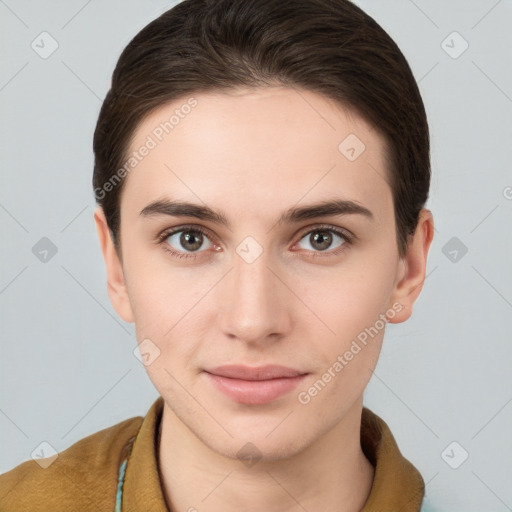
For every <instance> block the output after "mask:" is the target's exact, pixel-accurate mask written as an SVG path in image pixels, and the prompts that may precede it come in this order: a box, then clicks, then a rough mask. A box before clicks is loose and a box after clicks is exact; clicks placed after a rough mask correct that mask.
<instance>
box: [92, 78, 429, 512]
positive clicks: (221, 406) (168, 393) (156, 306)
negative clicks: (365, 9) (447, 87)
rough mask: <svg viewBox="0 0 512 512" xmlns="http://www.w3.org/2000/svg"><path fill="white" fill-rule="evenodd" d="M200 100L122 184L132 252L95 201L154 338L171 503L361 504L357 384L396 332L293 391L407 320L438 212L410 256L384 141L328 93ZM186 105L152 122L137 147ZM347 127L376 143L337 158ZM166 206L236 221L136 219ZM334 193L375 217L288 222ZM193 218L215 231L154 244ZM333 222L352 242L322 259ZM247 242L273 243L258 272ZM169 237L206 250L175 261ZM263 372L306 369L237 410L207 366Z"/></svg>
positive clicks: (233, 506)
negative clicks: (288, 215)
mask: <svg viewBox="0 0 512 512" xmlns="http://www.w3.org/2000/svg"><path fill="white" fill-rule="evenodd" d="M193 96H194V97H195V98H196V100H197V102H198V104H197V106H196V107H195V108H194V109H193V110H192V111H191V112H190V114H188V115H187V116H185V117H184V118H183V119H180V123H179V124H178V125H177V126H176V127H175V128H174V129H173V131H172V132H171V133H170V134H169V135H166V137H165V138H164V139H163V140H162V142H160V143H159V144H158V145H157V147H156V148H154V149H152V151H151V152H150V153H149V155H147V156H146V157H145V158H144V159H143V160H142V161H141V162H140V163H138V165H137V166H136V167H135V168H134V170H132V171H131V173H130V174H129V175H128V176H127V177H126V183H125V188H124V190H123V193H122V196H121V231H120V233H121V254H122V257H121V256H120V255H119V254H118V253H117V252H116V251H115V249H114V246H113V243H112V240H111V237H110V233H109V230H108V228H107V225H106V221H105V217H104V215H103V212H102V210H101V208H98V209H97V210H96V212H95V220H96V225H97V230H98V235H99V239H100V245H101V248H102V251H103V255H104V258H105V263H106V268H107V280H108V291H109V296H110V299H111V301H112V304H113V306H114V308H115V309H116V311H117V313H118V314H119V316H120V317H121V318H123V319H124V320H125V321H127V322H135V326H136V333H137V340H138V342H139V343H141V342H142V341H143V340H145V339H150V340H151V343H152V344H154V345H151V346H152V347H158V350H159V351H160V354H159V356H158V357H157V358H156V359H155V360H154V361H153V362H152V363H151V364H150V365H148V366H146V369H147V372H148V375H149V378H150V379H151V381H152V382H153V384H154V386H155V387H156V389H157V390H158V392H159V393H160V394H161V396H162V397H163V398H164V400H165V406H164V412H163V418H162V423H161V432H160V436H161V437H160V443H159V448H158V458H159V463H160V470H161V480H162V483H163V487H164V492H165V496H166V499H167V502H168V507H169V509H170V510H173V511H177V510H180V511H182V510H183V511H184V510H189V509H190V510H193V509H192V508H191V507H195V508H196V509H197V510H201V511H220V510H223V511H227V510H246V511H261V510H267V511H274V510H275V511H278V510H279V511H287V510H290V511H291V510H302V507H304V508H305V509H307V510H310V511H320V510H322V511H331V510H332V511H334V510H337V511H338V512H339V511H346V512H348V511H357V510H360V509H361V508H362V507H363V505H364V503H365V502H366V500H367V498H368V495H369V493H370V489H371V485H372V481H373V477H374V469H373V467H372V465H371V464H370V462H369V461H368V460H367V459H366V457H365V456H364V454H363V452H362V450H361V446H360V438H359V436H360V426H361V411H362V406H363V392H364V390H365V388H366V386H367V384H368V382H369V379H370V378H371V376H372V372H373V370H374V368H375V366H376V364H377V360H378V357H379V353H380V350H381V346H382V339H383V335H384V332H385V329H380V330H379V332H378V335H376V336H374V337H373V338H369V341H368V343H367V345H366V346H365V347H364V349H362V350H361V351H360V352H359V353H358V354H357V355H355V356H354V357H353V359H352V360H351V361H349V362H348V364H347V365H346V366H344V367H343V370H342V371H339V372H338V373H336V376H335V377H333V378H332V379H331V381H330V382H329V383H328V384H327V385H326V386H325V387H324V388H323V389H322V390H321V391H320V392H318V394H317V395H316V396H314V397H312V398H311V400H310V401H309V403H307V404H302V403H300V402H299V400H298V398H297V395H298V393H299V392H300V391H304V390H306V391H307V390H308V388H310V387H311V386H312V385H313V384H314V383H315V382H316V381H317V380H318V379H320V378H321V377H322V375H323V374H324V372H326V371H327V370H328V368H329V367H332V366H333V363H334V362H335V361H336V360H337V357H338V356H339V355H340V354H341V355H343V354H344V353H345V352H346V351H347V350H348V349H349V347H350V345H351V343H352V341H353V340H354V339H356V337H357V335H358V334H359V333H361V331H364V329H365V328H367V327H370V326H373V325H374V324H375V322H376V321H377V320H378V319H379V315H381V314H384V315H386V314H387V313H389V311H390V310H393V304H395V309H396V308H397V304H398V305H399V306H398V307H399V308H400V311H399V312H396V311H395V310H393V312H394V316H393V317H392V318H389V319H388V321H390V322H393V323H400V322H404V321H406V320H407V319H408V318H409V317H410V316H411V313H412V307H413V304H414V301H415V300H416V299H417V297H418V295H419V293H420V291H421V288H422V286H423V282H424V279H425V268H426V260H427V254H428V250H429V247H430V244H431V241H432V238H433V232H434V225H433V218H432V214H431V212H430V211H429V210H426V209H424V210H422V211H421V214H420V219H419V222H418V225H417V229H416V232H415V234H414V236H413V237H412V238H411V240H410V242H409V245H408V250H407V254H406V256H405V257H404V258H399V255H398V247H397V243H396V235H395V217H394V210H393V203H392V195H391V189H390V188H389V186H388V184H387V182H386V179H384V178H385V177H386V168H385V162H384V157H383V154H384V153H383V151H384V142H383V139H382V137H381V136H380V135H379V133H378V132H377V131H376V130H374V129H373V128H372V127H371V126H369V125H368V124H367V123H365V122H364V120H363V119H362V118H361V117H359V116H358V115H357V114H356V113H354V112H350V111H348V110H347V109H344V108H342V106H340V105H338V104H337V103H334V102H332V101H331V100H328V99H326V98H324V97H323V96H320V95H318V94H316V93H313V92H310V91H304V90H298V89H297V90H294V89H290V88H285V87H272V88H265V89H263V88H259V89H238V90H237V91H236V92H234V91H231V92H229V93H220V92H215V93H201V94H196V95H193ZM185 100H186V99H185ZM185 100H179V101H174V102H172V103H170V104H168V105H166V106H164V107H161V108H159V109H158V110H156V111H155V112H154V113H152V114H151V115H150V116H149V117H148V118H146V119H145V120H144V121H143V122H142V123H141V124H140V125H139V127H138V129H137V130H136V133H135V137H134V139H133V140H132V145H131V150H135V149H137V148H139V147H140V146H141V145H142V144H143V143H144V140H145V139H146V137H147V136H148V134H151V132H152V130H153V129H154V128H155V127H156V126H158V124H159V123H160V122H162V121H164V120H166V119H169V117H170V116H171V115H172V113H173V111H174V109H176V108H179V106H180V105H183V104H184V103H185ZM350 133H353V134H356V135H357V137H358V138H359V139H360V140H361V141H363V142H364V144H365V147H366V148H365V150H364V151H363V153H362V154H361V155H360V156H359V157H358V158H357V159H356V160H354V161H352V162H351V161H349V160H348V159H347V158H346V157H345V156H344V155H343V154H342V153H341V152H340V151H339V150H338V145H339V144H340V142H341V141H343V140H344V139H345V137H347V135H348V134H350ZM166 197H167V198H170V199H174V200H178V199H179V200H185V201H190V202H194V203H197V204H201V205H205V204H206V205H208V206H210V207H211V208H214V209H218V210H220V211H222V212H223V213H224V214H225V215H226V217H227V218H228V220H229V222H230V226H229V228H227V227H226V226H222V225H220V224H216V223H214V222H212V221H204V220H199V219H196V218H194V217H180V218H178V217H173V216H169V215H153V216H144V215H140V212H141V211H142V210H143V208H144V207H146V206H147V205H148V204H150V203H151V202H153V201H155V200H158V199H163V198H166ZM333 198H342V199H350V200H352V201H355V202H357V203H358V204H360V205H363V206H364V207H366V208H367V209H369V210H370V211H371V212H372V213H373V219H369V218H367V217H365V216H363V215H360V214H346V215H338V216H334V217H330V216H324V217H318V218H315V219H308V220H305V221H300V222H295V223H292V224H290V223H283V224H278V223H277V219H278V218H279V216H280V215H281V214H282V213H283V212H284V211H285V210H287V209H288V208H291V207H294V206H306V205H309V204H312V203H316V202H319V201H323V200H327V199H333ZM186 224H193V225H194V226H196V227H203V228H204V229H205V230H207V232H208V233H207V234H208V236H205V237H203V238H201V236H200V235H199V237H200V238H199V244H200V243H201V241H202V242H203V243H202V245H201V246H200V249H199V250H198V251H197V250H196V251H195V252H194V250H193V249H190V247H191V246H190V245H185V246H183V245H181V244H180V238H179V237H180V234H181V233H179V234H178V235H177V236H176V235H175V236H174V237H173V238H172V239H171V238H167V239H164V241H163V242H162V243H160V244H159V243H157V242H156V239H157V237H158V235H159V234H160V233H161V232H163V231H164V230H166V229H168V228H173V227H179V226H183V225H186ZM323 224H328V225H329V226H333V227H338V228H344V229H345V230H348V231H349V232H350V233H352V235H354V236H355V238H354V239H353V240H354V242H353V243H352V244H350V245H345V246H344V250H343V251H342V252H341V253H339V254H334V251H336V249H338V248H339V247H340V246H342V244H346V243H347V241H346V240H345V239H344V238H341V237H339V236H338V235H336V233H332V232H329V233H330V234H331V235H332V237H333V238H332V242H331V245H329V243H328V242H327V244H326V247H327V249H324V250H322V249H321V247H320V246H319V244H318V243H316V244H315V241H314V239H313V236H314V235H315V234H316V233H318V231H320V232H321V233H324V230H325V228H322V227H321V226H322V225H323ZM319 226H320V228H319ZM315 229H316V230H315ZM312 230H315V231H312ZM247 236H251V237H253V238H254V239H255V240H256V241H257V243H258V244H259V246H260V247H261V249H262V250H263V252H262V254H261V255H260V256H259V257H258V258H257V259H256V260H255V261H253V262H251V263H248V262H247V261H246V260H244V259H243V258H242V257H240V256H239V254H237V252H236V249H237V247H238V246H239V244H240V243H241V242H242V241H243V240H244V239H245V238H246V237H247ZM166 244H167V247H169V248H170V249H171V250H172V249H174V250H175V251H176V252H181V253H185V254H189V255H190V254H191V255H192V256H194V255H195V256H196V257H195V258H193V257H192V258H188V259H183V258H182V259H179V258H177V257H175V256H173V255H172V254H171V253H169V252H168V251H166V250H165V245H166ZM215 247H218V248H219V249H218V250H215ZM319 247H320V248H319ZM388 316H389V315H388ZM381 318H382V317H381ZM270 363H273V364H282V365H285V366H289V367H292V368H295V369H299V370H301V371H304V372H309V374H308V375H307V376H306V378H305V381H304V383H303V384H301V385H300V387H299V388H297V389H295V390H294V391H292V392H290V393H288V394H286V395H284V396H282V397H280V398H278V399H276V400H275V401H273V402H271V403H268V404H264V405H247V404H240V403H237V402H235V401H233V400H232V399H230V398H228V397H227V396H225V395H224V394H222V393H221V392H219V391H218V390H217V389H216V388H214V387H213V386H212V385H211V383H210V382H209V380H208V378H207V376H206V375H205V373H204V372H203V370H204V369H205V368H211V367H214V366H218V365H221V364H246V365H249V366H259V365H263V364H270ZM247 442H251V443H252V444H253V445H254V446H255V447H257V450H258V451H259V453H260V455H261V459H260V460H259V461H257V462H256V463H255V464H254V465H253V466H251V467H247V466H246V465H245V464H243V463H242V462H241V461H240V460H239V459H238V458H237V452H238V451H239V450H240V449H241V448H242V447H243V446H244V445H245V444H246V443H247ZM221 482H222V483H221ZM219 484H220V485H219ZM205 497H207V498H206V499H205ZM203 500H204V501H203ZM299 504H300V505H299Z"/></svg>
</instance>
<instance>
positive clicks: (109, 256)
mask: <svg viewBox="0 0 512 512" xmlns="http://www.w3.org/2000/svg"><path fill="white" fill-rule="evenodd" d="M94 221H95V223H96V231H97V232H98V238H99V242H100V247H101V252H102V253H103V259H104V260H105V267H106V271H107V290H108V295H109V297H110V302H111V303H112V306H113V307H114V309H115V310H116V312H117V314H118V315H119V316H120V317H121V318H122V319H123V320H124V321H125V322H133V321H134V320H133V311H132V307H131V304H130V300H129V297H128V290H127V288H126V283H125V279H124V271H123V265H122V263H121V260H120V258H119V255H118V254H117V251H116V249H115V246H114V242H113V240H112V236H111V233H110V229H109V227H108V225H107V220H106V218H105V213H104V212H103V209H102V208H101V206H98V207H97V208H96V210H95V212H94Z"/></svg>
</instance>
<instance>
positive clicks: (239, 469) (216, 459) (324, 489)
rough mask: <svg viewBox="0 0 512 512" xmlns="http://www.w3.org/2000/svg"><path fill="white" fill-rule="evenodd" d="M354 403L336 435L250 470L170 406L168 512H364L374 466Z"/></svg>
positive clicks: (164, 424)
mask: <svg viewBox="0 0 512 512" xmlns="http://www.w3.org/2000/svg"><path fill="white" fill-rule="evenodd" d="M355 405H356V406H355V407H353V408H352V409H351V410H350V411H349V412H348V413H347V415H346V416H345V417H344V418H343V420H342V421H341V422H340V423H338V424H337V425H336V426H335V427H334V428H333V429H332V430H330V431H329V432H327V433H325V434H324V435H323V436H322V437H321V438H319V439H318V440H317V441H315V442H314V443H313V444H312V445H310V446H308V447H307V448H305V449H304V450H302V451H300V452H298V453H296V454H295V455H293V456H292V457H289V458H286V459H278V460H275V459H274V460H270V459H268V458H267V459H266V458H262V459H261V460H259V461H257V462H256V463H255V464H254V465H252V466H250V467H248V466H246V465H244V464H243V463H242V462H241V461H240V460H236V459H232V458H228V457H225V456H223V455H221V454H219V453H218V452H216V451H214V450H212V449H211V448H210V447H209V446H207V445H206V444H205V443H203V442H202V441H201V440H200V439H199V438H198V437H196V436H195V434H194V433H193V432H191V431H190V430H189V429H188V428H187V426H186V425H184V424H183V423H182V422H181V421H180V420H179V418H178V417H177V416H176V415H175V414H174V413H173V411H172V410H171V409H170V408H169V407H168V406H167V404H165V405H164V412H163V417H162V420H161V423H160V435H159V444H158V458H159V470H160V478H161V481H162V485H163V491H164V496H165V498H166V500H167V505H168V508H169V510H170V511H171V512H177V511H178V510H179V511H182V510H187V511H188V510H190V511H194V510H200V511H201V512H203V511H205V512H217V511H219V512H220V511H223V512H229V511H235V510H244V511H247V512H256V511H261V510H266V511H268V512H274V511H276V512H277V511H288V510H290V511H292V510H299V509H301V508H302V509H305V510H309V511H311V512H313V511H316V510H322V512H330V511H334V510H336V511H337V512H356V511H359V510H361V509H362V508H363V506H364V504H365V503H366V501H367V499H368V496H369V494H370V490H371V487H372V483H373V478H374V467H373V466H372V465H371V463H370V462H369V461H368V459H367V458H366V457H365V455H364V453H363V451H362V449H361V444H360V427H361V410H362V402H360V403H357V404H355Z"/></svg>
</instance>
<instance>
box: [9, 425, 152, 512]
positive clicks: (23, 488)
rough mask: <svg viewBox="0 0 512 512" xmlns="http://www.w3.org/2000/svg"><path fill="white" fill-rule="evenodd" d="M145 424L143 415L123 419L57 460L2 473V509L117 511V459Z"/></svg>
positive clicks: (17, 510)
mask: <svg viewBox="0 0 512 512" xmlns="http://www.w3.org/2000/svg"><path fill="white" fill-rule="evenodd" d="M142 421H143V418H142V417H141V416H137V417H133V418H130V419H127V420H124V421H122V422H120V423H117V424H116V425H113V426H111V427H108V428H105V429H103V430H100V431H98V432H96V433H94V434H91V435H89V436H87V437H84V438H83V439H80V440H79V441H77V442H76V443H74V444H73V445H71V446H70V447H69V448H67V449H65V450H63V451H62V452H60V453H58V454H57V456H56V458H55V459H54V460H53V461H52V460H51V458H47V459H38V460H37V462H36V461H35V460H27V461H25V462H23V463H21V464H19V465H18V466H16V467H15V468H13V469H11V470H10V471H8V472H7V473H4V474H2V475H0V510H2V512H11V511H12V512H14V511H16V512H24V511H27V512H29V511H30V512H38V511H41V512H42V511H48V510H52V511H53V512H60V511H69V510H80V511H87V510H105V509H106V510H108V509H111V508H113V505H114V503H115V493H116V485H117V469H118V462H119V457H120V454H121V451H122V449H123V447H124V445H125V444H126V442H127V441H128V440H129V439H130V438H131V437H133V436H135V435H137V433H138V431H139V429H140V426H141V424H142ZM54 457H55V456H54ZM48 464H49V465H48Z"/></svg>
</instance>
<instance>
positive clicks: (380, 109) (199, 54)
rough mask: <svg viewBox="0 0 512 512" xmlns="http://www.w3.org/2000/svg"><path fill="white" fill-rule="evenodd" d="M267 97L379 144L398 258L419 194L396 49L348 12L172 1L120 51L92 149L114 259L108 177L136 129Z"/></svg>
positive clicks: (425, 133)
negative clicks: (353, 121)
mask: <svg viewBox="0 0 512 512" xmlns="http://www.w3.org/2000/svg"><path fill="white" fill-rule="evenodd" d="M272 85H282V86H288V87H300V88H303V89H307V90H310V91H313V92H316V93H319V94H321V95H324V96H325V97H327V98H330V99H333V100H335V101H337V102H338V103H339V104H341V105H342V106H344V107H346V108H351V109H353V110H354V111H355V112H356V113H358V114H359V115H360V116H361V117H362V118H363V119H365V120H366V121H367V122H369V123H370V125H371V126H372V127H373V128H374V129H376V130H377V131H378V133H380V134H381V135H382V136H383V138H384V140H385V143H386V150H387V154H386V160H387V164H388V169H386V172H387V174H388V177H389V178H386V179H387V181H388V183H389V185H390V187H391V191H392V195H393V204H394V211H395V218H396V235H397V244H398V250H399V254H400V256H403V255H404V254H405V250H406V247H407V242H408V238H409V236H410V235H411V234H413V233H414V230H415V229H416V225H417V222H418V214H419V212H420V210H421V209H422V208H423V207H424V205H425V202H426V200H427V198H428V193H429V186H430V141H429V130H428V124H427V117H426V113H425V108H424V105H423V102H422V99H421V95H420V92H419V90H418V86H417V84H416V81H415V79H414V76H413V74H412V71H411V69H410V67H409V65H408V63H407V61H406V59H405V57H404V55H403V54H402V52H401V51H400V49H399V48H398V46H397V45H396V43H395V42H394V41H393V40H392V39H391V38H390V36H389V35H388V34H387V33H386V32H385V31H384V29H382V27H380V25H378V24H377V23H376V22H375V20H374V19H373V18H371V17H370V16H369V15H367V14H366V13H364V12H363V11H362V10H361V9H360V8H359V7H357V6H356V5H354V4H353V3H352V2H351V1H349V0H184V1H182V2H181V3H179V4H177V5H176V6H175V7H173V8H172V9H170V10H168V11H166V12H165V13H163V14H162V15H161V16H159V17H158V18H157V19H155V20H154V21H152V22H151V23H149V24H148V25H147V26H146V27H144V28H143V29H142V30H141V31H140V32H139V33H138V34H137V35H136V36H135V37H134V38H133V39H132V40H131V41H130V43H129V44H128V45H127V46H126V48H125V49H124V50H123V52H122V54H121V56H120V58H119V61H118V62H117V65H116V68H115V70H114V72H113V76H112V84H111V88H110V90H109V91H108V93H107V96H106V98H105V100H104V102H103V105H102V108H101V111H100V114H99V118H98V122H97V125H96V130H95V132H94V143H93V147H94V154H95V162H94V177H93V187H94V190H95V194H96V200H97V202H98V204H99V205H101V206H102V208H103V210H104V212H105V216H106V219H107V223H108V226H109V229H110V231H111V233H112V237H113V240H114V243H115V244H116V247H117V248H118V249H119V228H120V196H121V191H122V188H123V187H122V186H123V183H124V180H123V179H120V177H119V176H120V175H119V174H118V175H116V173H117V172H118V171H119V169H121V168H122V167H123V165H124V164H125V162H126V159H127V152H128V148H129V147H130V142H131V140H132V138H133V135H134V132H135V130H136V128H137V126H138V125H139V124H140V122H141V121H142V120H143V119H144V118H145V117H146V116H147V115H149V114H150V113H151V112H152V111H154V110H155V109H156V108H158V107H160V106H162V105H163V104H165V103H168V102H170V101H173V100H176V99H179V98H183V97H185V96H187V95H191V94H194V93H199V92H206V91H215V90H229V89H234V88H237V87H247V86H248V87H266V86H272ZM340 142H341V141H340ZM122 175H123V176H124V173H123V174H122ZM116 179H117V181H118V184H117V183H116V182H115V180H116ZM109 183H110V186H109V187H106V185H107V184H109ZM107 190H108V193H106V191H107ZM98 192H101V193H98Z"/></svg>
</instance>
